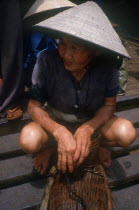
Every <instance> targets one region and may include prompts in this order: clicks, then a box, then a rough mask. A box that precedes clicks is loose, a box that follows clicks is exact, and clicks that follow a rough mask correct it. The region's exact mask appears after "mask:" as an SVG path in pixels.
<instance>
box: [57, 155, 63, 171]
mask: <svg viewBox="0 0 139 210" xmlns="http://www.w3.org/2000/svg"><path fill="white" fill-rule="evenodd" d="M61 159H62V156H61V154H58V161H57V168H58V170H61Z"/></svg>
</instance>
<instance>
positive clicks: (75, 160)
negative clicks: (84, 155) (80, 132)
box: [73, 141, 81, 162]
mask: <svg viewBox="0 0 139 210" xmlns="http://www.w3.org/2000/svg"><path fill="white" fill-rule="evenodd" d="M80 153H81V142H80V141H77V147H76V151H75V154H74V158H73V161H74V162H77V161H78V160H79V157H80Z"/></svg>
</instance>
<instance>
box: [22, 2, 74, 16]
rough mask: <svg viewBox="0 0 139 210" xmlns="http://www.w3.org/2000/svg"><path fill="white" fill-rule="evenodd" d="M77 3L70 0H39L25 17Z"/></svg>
mask: <svg viewBox="0 0 139 210" xmlns="http://www.w3.org/2000/svg"><path fill="white" fill-rule="evenodd" d="M75 5H76V4H74V3H72V2H70V1H68V0H37V1H36V2H35V3H34V4H33V6H32V7H31V8H30V9H29V11H28V12H27V14H26V15H25V17H24V18H27V17H29V16H31V15H35V14H38V13H41V12H46V11H48V10H53V9H58V8H61V7H73V6H75Z"/></svg>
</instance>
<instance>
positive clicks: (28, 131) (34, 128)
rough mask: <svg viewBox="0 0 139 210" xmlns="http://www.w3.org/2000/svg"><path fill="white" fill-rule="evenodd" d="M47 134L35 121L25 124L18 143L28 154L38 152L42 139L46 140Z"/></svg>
mask: <svg viewBox="0 0 139 210" xmlns="http://www.w3.org/2000/svg"><path fill="white" fill-rule="evenodd" d="M47 138H48V137H47V134H46V133H45V132H44V131H43V129H42V130H41V128H39V126H38V125H37V124H36V125H35V123H30V124H28V125H27V126H25V127H24V128H23V129H22V131H21V134H20V138H19V144H20V147H21V149H22V150H23V151H24V152H26V153H29V154H33V153H35V152H38V151H39V150H40V149H41V147H42V145H43V143H44V141H47Z"/></svg>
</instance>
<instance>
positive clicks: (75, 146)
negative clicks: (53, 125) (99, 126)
mask: <svg viewBox="0 0 139 210" xmlns="http://www.w3.org/2000/svg"><path fill="white" fill-rule="evenodd" d="M92 134H93V133H92V131H90V129H88V128H87V127H86V126H83V125H82V126H80V127H79V128H78V129H77V130H76V132H75V133H74V135H73V134H72V133H71V132H70V131H69V130H68V129H67V128H66V127H64V126H60V127H59V128H58V129H56V131H55V133H54V137H55V139H56V141H57V142H58V162H57V167H58V169H59V170H61V171H62V172H63V173H65V172H66V171H67V170H68V171H69V172H70V173H72V172H73V171H74V168H75V167H76V166H79V165H80V164H81V163H82V162H83V161H84V160H85V158H86V157H87V156H88V154H89V151H90V145H91V136H92Z"/></svg>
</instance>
